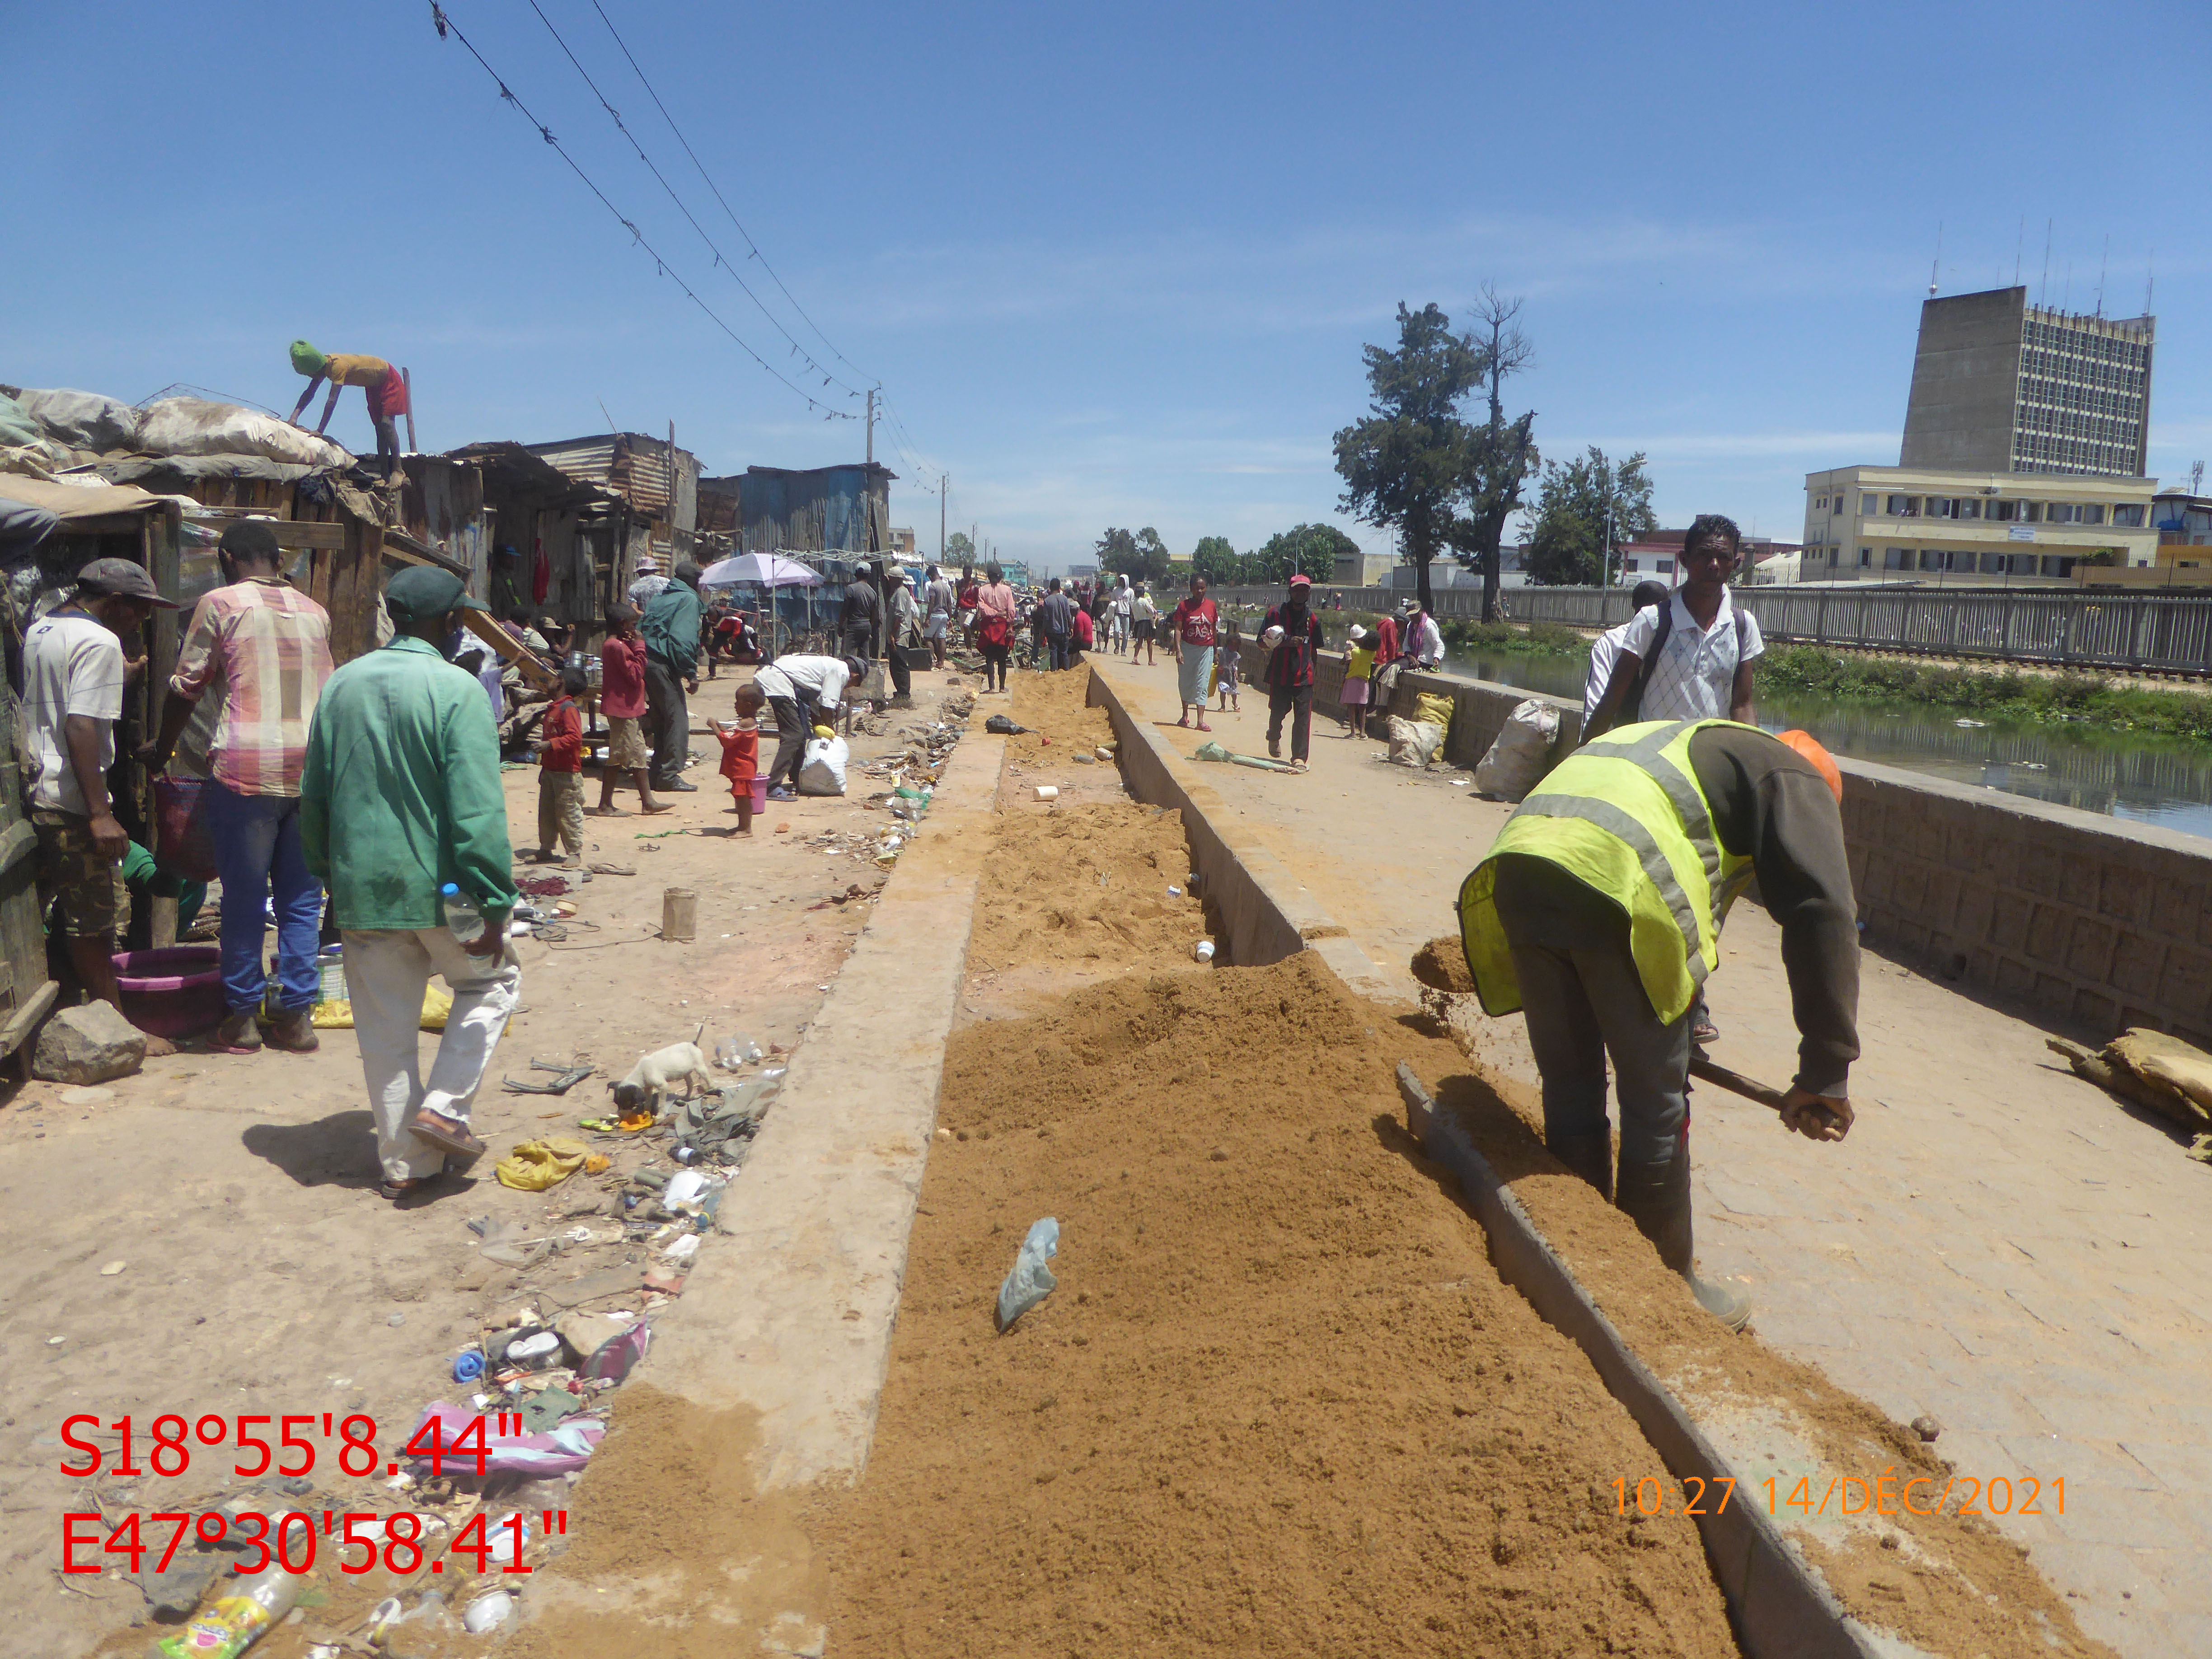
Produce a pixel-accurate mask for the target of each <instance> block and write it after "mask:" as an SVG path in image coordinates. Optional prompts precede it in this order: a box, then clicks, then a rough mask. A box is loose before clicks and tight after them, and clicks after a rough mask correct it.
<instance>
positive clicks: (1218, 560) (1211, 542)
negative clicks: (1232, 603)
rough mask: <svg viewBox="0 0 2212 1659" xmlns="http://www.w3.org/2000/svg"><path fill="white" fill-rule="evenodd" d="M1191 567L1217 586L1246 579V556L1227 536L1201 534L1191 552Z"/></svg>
mask: <svg viewBox="0 0 2212 1659" xmlns="http://www.w3.org/2000/svg"><path fill="white" fill-rule="evenodd" d="M1191 568H1192V569H1193V570H1194V571H1195V572H1196V573H1197V574H1199V575H1201V576H1203V577H1205V578H1206V580H1207V581H1208V582H1209V583H1211V584H1212V585H1213V586H1216V587H1221V586H1229V585H1231V584H1232V583H1236V582H1240V581H1242V580H1243V579H1244V556H1243V555H1242V554H1241V553H1239V552H1237V550H1236V549H1235V548H1233V547H1231V545H1230V544H1229V538H1227V537H1226V536H1200V538H1198V546H1197V548H1196V549H1195V550H1194V551H1193V552H1192V554H1191Z"/></svg>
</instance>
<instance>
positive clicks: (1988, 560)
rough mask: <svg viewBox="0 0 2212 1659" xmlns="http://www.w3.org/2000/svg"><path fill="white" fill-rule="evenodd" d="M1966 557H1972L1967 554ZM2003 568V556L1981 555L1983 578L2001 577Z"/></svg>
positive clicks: (1993, 554) (1998, 554)
mask: <svg viewBox="0 0 2212 1659" xmlns="http://www.w3.org/2000/svg"><path fill="white" fill-rule="evenodd" d="M1966 557H1967V558H1969V559H1971V558H1972V557H1973V555H1972V554H1971V553H1969V554H1967V555H1966ZM2004 568H2005V556H2004V555H2003V554H2002V553H1984V554H1983V555H1982V574H1984V576H2002V575H2003V574H2004Z"/></svg>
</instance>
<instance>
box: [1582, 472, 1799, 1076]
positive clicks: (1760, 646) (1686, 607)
mask: <svg viewBox="0 0 2212 1659" xmlns="http://www.w3.org/2000/svg"><path fill="white" fill-rule="evenodd" d="M1741 540H1742V538H1741V535H1740V534H1739V533H1738V532H1737V530H1736V527H1735V520H1733V519H1728V518H1723V517H1722V516H1721V514H1719V513H1699V515H1698V516H1697V518H1696V519H1695V520H1692V523H1691V525H1690V530H1689V533H1688V534H1687V535H1686V536H1684V537H1683V538H1682V568H1683V572H1684V580H1683V583H1682V585H1681V586H1680V587H1678V588H1676V589H1675V590H1674V598H1673V599H1671V600H1669V601H1668V603H1667V604H1665V605H1653V606H1652V607H1651V608H1650V609H1649V610H1645V611H1638V612H1637V613H1636V615H1635V616H1634V617H1631V618H1630V619H1629V621H1628V623H1626V626H1625V627H1624V628H1623V629H1621V632H1620V647H1619V648H1618V650H1617V652H1616V653H1615V659H1614V662H1613V680H1612V684H1609V685H1607V687H1606V690H1605V695H1604V696H1603V697H1601V698H1600V699H1599V701H1598V705H1597V712H1596V714H1593V715H1591V716H1589V718H1588V719H1586V720H1584V721H1583V742H1584V743H1588V742H1589V741H1590V739H1591V738H1595V737H1599V736H1601V735H1602V734H1604V733H1605V732H1608V731H1610V730H1611V729H1613V727H1614V726H1633V725H1635V724H1637V723H1638V722H1639V721H1643V720H1735V721H1736V722H1737V723H1738V724H1740V725H1743V726H1749V725H1752V724H1753V722H1754V720H1755V719H1756V716H1757V714H1758V710H1757V708H1756V706H1755V703H1754V701H1753V690H1754V688H1753V673H1754V671H1753V666H1752V665H1753V663H1754V662H1756V661H1757V660H1758V659H1759V657H1761V656H1763V655H1764V654H1765V651H1766V644H1765V641H1763V640H1762V639H1760V638H1759V621H1758V618H1756V617H1753V615H1752V614H1751V613H1750V612H1749V611H1741V610H1738V609H1737V608H1736V605H1735V598H1734V596H1733V595H1732V594H1731V593H1730V592H1729V577H1730V576H1732V575H1734V574H1735V567H1736V561H1737V559H1738V558H1739V557H1740V556H1741ZM1719 1036H1720V1028H1719V1027H1718V1026H1717V1025H1715V1024H1713V1017H1712V1013H1711V1011H1710V1010H1709V1009H1708V1008H1707V1007H1706V1006H1705V990H1704V987H1702V986H1700V987H1699V991H1698V994H1697V997H1696V999H1695V1000H1693V1002H1692V1005H1691V1008H1690V1040H1691V1041H1692V1042H1694V1043H1695V1044H1697V1045H1698V1047H1699V1048H1700V1050H1702V1049H1703V1048H1704V1046H1705V1044H1706V1043H1709V1042H1716V1041H1717V1040H1718V1038H1719Z"/></svg>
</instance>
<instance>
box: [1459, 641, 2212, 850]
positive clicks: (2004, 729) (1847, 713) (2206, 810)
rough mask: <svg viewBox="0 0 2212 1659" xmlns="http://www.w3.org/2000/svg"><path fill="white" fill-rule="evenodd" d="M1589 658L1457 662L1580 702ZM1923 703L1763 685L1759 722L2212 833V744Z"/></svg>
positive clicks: (1893, 759)
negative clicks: (1980, 720)
mask: <svg viewBox="0 0 2212 1659" xmlns="http://www.w3.org/2000/svg"><path fill="white" fill-rule="evenodd" d="M1587 667H1588V665H1587V664H1586V663H1585V662H1584V661H1583V659H1582V658H1580V657H1522V656H1504V655H1500V656H1491V655H1487V654H1480V653H1461V652H1453V653H1449V654H1448V655H1447V656H1446V657H1445V659H1444V668H1445V670H1446V671H1448V672H1449V673H1454V674H1464V675H1466V676H1468V678H1473V679H1479V680H1491V681H1494V682H1496V683H1498V684H1504V685H1518V686H1525V687H1527V688H1528V690H1531V691H1547V692H1550V693H1551V694H1552V695H1553V696H1559V697H1572V698H1574V699H1576V700H1577V701H1578V702H1579V701H1580V700H1581V697H1582V695H1583V675H1584V673H1585V672H1586V671H1587ZM1959 721H1960V716H1959V715H1958V714H1957V713H1955V712H1948V711H1946V710H1944V709H1942V708H1925V707H1922V706H1920V705H1917V704H1887V703H1870V702H1850V703H1827V702H1822V701H1821V700H1820V699H1819V698H1816V697H1803V696H1789V695H1787V694H1784V693H1782V692H1778V691H1777V692H1769V691H1766V690H1761V691H1760V693H1759V724H1760V725H1761V726H1765V728H1766V729H1767V730H1768V731H1770V732H1782V731H1787V730H1789V729H1790V727H1793V726H1797V727H1802V728H1803V729H1804V730H1805V731H1808V732H1811V733H1812V734H1813V735H1814V737H1815V738H1819V739H1820V742H1821V743H1822V744H1825V745H1826V747H1827V748H1828V749H1830V750H1832V751H1833V752H1834V753H1836V754H1838V755H1849V756H1850V757H1852V758H1854V759H1857V760H1865V761H1873V762H1875V763H1878V764H1880V765H1883V766H1894V767H1898V768H1899V769H1902V770H1905V771H1908V772H1925V773H1927V774H1929V775H1930V776H1933V777H1939V778H1948V779H1949V780H1950V781H1952V782H1954V783H1963V784H1967V785H1970V786H1974V787H1981V788H1987V789H2002V790H2004V791H2007V792H2008V793H2012V794H2015V795H2029V796H2033V798H2034V799H2037V800H2047V801H2053V802H2056V803H2057V805H2061V806H2073V807H2078V808H2080V809H2081V811H2085V812H2104V813H2107V814H2109V815H2110V816H2112V817H2118V818H2130V819H2132V820H2134V821H2135V822H2136V823H2155V824H2160V825H2163V826H2164V827H2165V828H2166V829H2178V830H2181V831H2184V832H2185V833H2187V834H2189V835H2192V836H2207V837H2212V745H2208V744H2200V743H2192V742H2190V741H2188V740H2187V739H2185V738H2156V737H2146V736H2142V735H2141V734H2139V733H2136V732H2108V731H2106V730H2103V729H2102V728H2099V727H2091V726H2043V725H2039V724H2036V723H2034V722H2033V721H2023V722H2017V723H2015V722H2009V721H2002V720H1991V721H1990V722H1989V723H1988V724H1986V725H1974V724H1968V725H1966V726H1961V725H1960V723H1959Z"/></svg>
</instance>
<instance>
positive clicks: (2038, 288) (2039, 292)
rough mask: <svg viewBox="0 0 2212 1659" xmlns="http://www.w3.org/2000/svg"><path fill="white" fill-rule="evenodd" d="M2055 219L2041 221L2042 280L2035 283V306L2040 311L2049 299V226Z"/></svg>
mask: <svg viewBox="0 0 2212 1659" xmlns="http://www.w3.org/2000/svg"><path fill="white" fill-rule="evenodd" d="M2055 222H2056V221H2054V220H2050V219H2045V221H2044V222H2043V280H2042V281H2041V282H2039V283H2037V284H2036V285H2035V307H2036V309H2037V310H2039V311H2040V310H2042V309H2043V307H2045V305H2046V304H2048V303H2049V301H2050V299H2051V226H2052V224H2053V223H2055Z"/></svg>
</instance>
